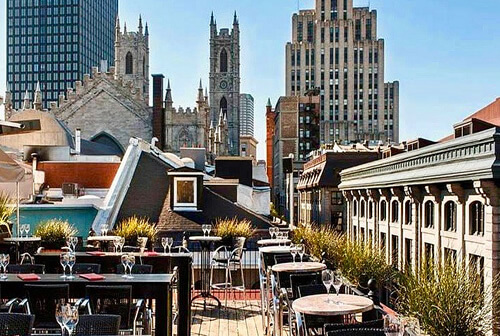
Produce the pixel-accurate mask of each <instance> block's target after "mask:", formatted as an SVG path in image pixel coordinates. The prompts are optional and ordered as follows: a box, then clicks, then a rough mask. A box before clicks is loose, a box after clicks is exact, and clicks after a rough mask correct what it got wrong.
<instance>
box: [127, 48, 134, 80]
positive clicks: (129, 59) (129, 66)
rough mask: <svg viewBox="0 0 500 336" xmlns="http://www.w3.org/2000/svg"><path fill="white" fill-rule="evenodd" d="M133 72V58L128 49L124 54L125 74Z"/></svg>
mask: <svg viewBox="0 0 500 336" xmlns="http://www.w3.org/2000/svg"><path fill="white" fill-rule="evenodd" d="M133 73H134V58H133V57H132V53H131V52H130V51H129V52H128V53H127V56H125V74H126V75H132V74H133Z"/></svg>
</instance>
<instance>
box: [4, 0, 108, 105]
mask: <svg viewBox="0 0 500 336" xmlns="http://www.w3.org/2000/svg"><path fill="white" fill-rule="evenodd" d="M117 15H118V0H98V1H96V0H7V84H8V87H9V88H10V90H11V91H12V98H13V104H14V108H16V109H18V108H20V107H21V106H22V101H23V98H24V95H25V92H26V90H27V91H28V93H29V95H30V98H31V99H33V91H34V89H35V88H36V83H37V82H38V81H39V82H40V86H41V90H42V94H43V102H44V105H45V106H44V107H47V105H48V103H49V102H50V101H57V100H58V96H59V94H63V93H64V92H65V91H66V89H68V88H71V87H73V85H74V82H75V81H77V80H82V79H83V75H84V74H85V73H91V70H92V67H93V66H99V65H100V62H101V60H106V61H107V64H108V66H111V65H113V64H114V54H115V51H114V42H115V41H114V40H115V37H114V29H115V20H116V17H117Z"/></svg>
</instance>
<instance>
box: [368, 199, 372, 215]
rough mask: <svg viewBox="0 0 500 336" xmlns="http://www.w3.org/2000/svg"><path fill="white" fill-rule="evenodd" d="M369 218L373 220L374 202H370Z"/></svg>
mask: <svg viewBox="0 0 500 336" xmlns="http://www.w3.org/2000/svg"><path fill="white" fill-rule="evenodd" d="M368 218H370V219H372V218H373V202H372V201H368Z"/></svg>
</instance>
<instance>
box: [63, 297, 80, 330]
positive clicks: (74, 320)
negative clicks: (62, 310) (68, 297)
mask: <svg viewBox="0 0 500 336" xmlns="http://www.w3.org/2000/svg"><path fill="white" fill-rule="evenodd" d="M66 307H67V308H66V314H65V317H66V318H65V322H66V323H65V325H64V326H65V327H66V330H68V334H69V336H71V334H73V331H74V330H75V327H76V325H77V324H78V320H79V316H78V306H76V305H75V306H71V305H70V304H68V305H67V306H66Z"/></svg>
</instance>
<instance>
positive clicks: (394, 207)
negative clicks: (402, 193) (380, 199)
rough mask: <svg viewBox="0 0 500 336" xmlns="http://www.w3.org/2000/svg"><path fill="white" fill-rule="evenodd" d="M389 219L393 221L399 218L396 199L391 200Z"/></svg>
mask: <svg viewBox="0 0 500 336" xmlns="http://www.w3.org/2000/svg"><path fill="white" fill-rule="evenodd" d="M391 205H392V206H391V221H392V222H393V223H395V222H397V221H398V220H399V203H398V201H392V204H391Z"/></svg>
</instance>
